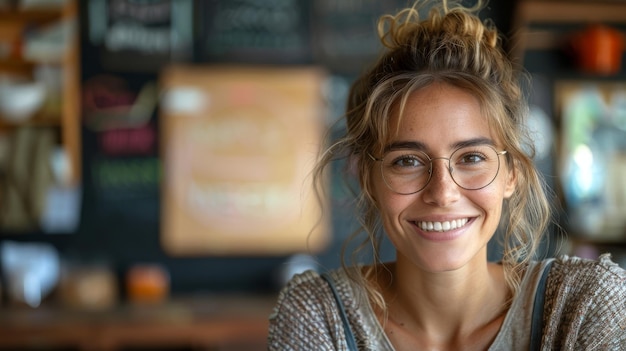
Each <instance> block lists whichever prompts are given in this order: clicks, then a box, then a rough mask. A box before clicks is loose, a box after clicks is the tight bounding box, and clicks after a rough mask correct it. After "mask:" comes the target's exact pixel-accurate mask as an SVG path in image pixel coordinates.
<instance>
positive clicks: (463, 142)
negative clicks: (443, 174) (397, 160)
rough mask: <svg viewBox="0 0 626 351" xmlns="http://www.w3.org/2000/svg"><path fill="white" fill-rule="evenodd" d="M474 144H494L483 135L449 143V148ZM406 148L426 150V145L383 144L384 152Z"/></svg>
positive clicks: (418, 143) (413, 142) (413, 143)
mask: <svg viewBox="0 0 626 351" xmlns="http://www.w3.org/2000/svg"><path fill="white" fill-rule="evenodd" d="M476 145H491V146H493V147H495V146H496V145H495V143H494V142H493V140H491V139H489V138H485V137H480V138H472V139H467V140H461V141H458V142H455V143H453V144H452V145H451V149H458V148H461V147H467V146H476ZM407 149H410V150H419V151H424V152H426V150H427V149H428V147H426V144H424V143H422V142H420V141H396V142H393V143H391V144H389V145H387V146H385V152H387V151H391V150H407Z"/></svg>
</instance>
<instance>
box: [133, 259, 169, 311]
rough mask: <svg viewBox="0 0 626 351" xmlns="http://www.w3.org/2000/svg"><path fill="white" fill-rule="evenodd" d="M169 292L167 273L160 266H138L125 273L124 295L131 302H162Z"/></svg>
mask: <svg viewBox="0 0 626 351" xmlns="http://www.w3.org/2000/svg"><path fill="white" fill-rule="evenodd" d="M169 291H170V276H169V273H168V272H167V270H166V269H165V268H163V267H162V266H160V265H157V264H139V265H136V266H133V267H131V268H130V269H129V270H128V272H127V273H126V294H127V297H128V300H129V301H131V302H147V303H158V302H163V301H165V300H166V299H167V298H168V296H169Z"/></svg>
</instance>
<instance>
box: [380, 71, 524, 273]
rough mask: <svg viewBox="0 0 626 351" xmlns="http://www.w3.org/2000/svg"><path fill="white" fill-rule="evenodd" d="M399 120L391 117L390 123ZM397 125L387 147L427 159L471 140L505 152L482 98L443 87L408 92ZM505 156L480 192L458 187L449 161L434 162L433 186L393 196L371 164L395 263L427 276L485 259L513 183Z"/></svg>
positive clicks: (511, 191)
mask: <svg viewBox="0 0 626 351" xmlns="http://www.w3.org/2000/svg"><path fill="white" fill-rule="evenodd" d="M397 121H398V118H397V116H394V117H393V118H392V123H397ZM394 127H395V125H394ZM399 127H400V128H399V129H398V133H397V135H395V136H393V137H392V138H391V140H390V141H389V143H388V144H387V147H390V146H391V145H396V146H398V145H399V147H400V148H402V149H407V150H416V151H422V152H424V153H426V154H427V155H428V156H430V158H448V157H450V155H451V154H452V152H453V151H455V150H456V149H457V148H458V146H459V145H461V144H468V143H469V144H472V143H474V144H475V143H478V144H487V145H492V146H493V147H494V148H495V149H496V150H497V151H502V147H501V146H500V144H499V143H498V141H497V140H495V139H494V135H493V134H492V133H491V132H490V129H489V126H488V123H487V120H486V118H485V117H484V116H483V115H482V113H481V109H480V104H479V101H478V100H477V99H476V98H475V97H474V96H472V95H471V94H469V93H467V92H466V91H464V90H461V89H459V88H456V87H454V86H451V85H448V84H445V83H435V84H432V85H430V86H428V87H425V88H422V89H420V90H418V91H416V92H414V93H412V94H411V95H410V97H409V99H408V101H407V105H406V108H405V110H404V112H403V115H402V118H401V120H400V125H399ZM392 130H394V129H393V128H392ZM376 156H378V157H380V156H381V155H376ZM505 157H506V156H504V155H500V156H496V159H498V158H499V161H500V162H499V164H500V166H499V171H498V174H497V176H496V178H495V179H494V181H493V182H492V183H491V184H489V185H488V186H486V187H484V188H482V189H478V190H466V189H463V188H461V187H460V186H459V185H457V184H456V183H455V182H454V180H453V179H452V177H451V175H450V173H449V171H448V168H447V165H448V161H447V160H445V159H435V160H433V161H432V176H431V179H430V181H429V182H428V184H427V185H426V186H425V187H424V188H423V189H422V190H421V191H419V192H417V193H414V194H411V195H401V194H398V193H396V192H394V191H392V190H391V189H390V188H389V187H388V186H387V185H386V183H385V180H384V179H383V176H382V172H381V167H380V166H381V164H380V163H381V162H380V161H379V162H376V163H375V165H374V167H373V168H372V172H373V174H372V177H373V195H374V198H375V199H376V202H377V205H378V207H379V209H380V211H381V218H382V221H383V224H384V227H385V230H386V232H387V235H388V236H389V238H390V240H391V241H392V243H393V244H394V246H395V247H396V249H397V257H398V262H400V261H402V260H404V261H408V262H411V263H412V264H414V265H416V266H418V267H419V268H421V269H423V270H425V271H429V272H442V271H451V270H456V269H459V268H461V267H463V266H465V265H467V264H470V263H479V262H481V261H482V262H483V263H484V262H486V260H487V242H488V241H489V239H490V238H491V237H492V236H493V234H494V232H495V231H496V229H497V226H498V223H499V220H500V216H501V212H502V206H503V201H504V199H505V198H508V197H510V196H511V194H512V193H513V191H514V189H515V178H514V175H513V172H512V171H511V170H510V169H509V168H508V167H507V162H506V159H505ZM468 160H472V158H468ZM402 165H403V166H404V163H402ZM452 167H455V165H454V163H453V164H452ZM457 169H458V168H457ZM454 172H456V173H455V174H459V172H460V171H454ZM429 227H431V229H429Z"/></svg>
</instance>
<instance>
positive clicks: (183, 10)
mask: <svg viewBox="0 0 626 351" xmlns="http://www.w3.org/2000/svg"><path fill="white" fill-rule="evenodd" d="M86 8H87V14H88V22H87V30H88V38H89V43H90V44H91V45H93V47H94V49H95V50H97V51H98V53H99V54H98V56H99V61H100V63H101V65H102V66H103V67H104V68H105V69H106V70H108V71H120V72H157V71H158V70H159V69H160V68H161V67H162V66H164V65H166V64H168V63H170V62H189V61H191V60H192V59H193V48H192V45H193V21H192V20H191V19H192V18H193V8H194V6H193V1H192V0H154V1H134V0H89V1H88V2H87V5H86Z"/></svg>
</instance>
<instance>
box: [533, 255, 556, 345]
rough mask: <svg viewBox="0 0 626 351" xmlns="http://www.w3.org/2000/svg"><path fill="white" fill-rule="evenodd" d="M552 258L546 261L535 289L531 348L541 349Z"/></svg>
mask: <svg viewBox="0 0 626 351" xmlns="http://www.w3.org/2000/svg"><path fill="white" fill-rule="evenodd" d="M552 262H553V261H552V260H550V261H549V262H547V263H546V266H545V267H544V270H543V273H542V274H541V278H539V283H538V285H537V291H535V302H534V304H533V314H532V316H531V320H530V323H531V326H530V350H531V351H535V350H540V349H541V337H542V334H543V306H544V300H545V297H546V281H547V280H548V273H549V272H550V267H551V266H552Z"/></svg>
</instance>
